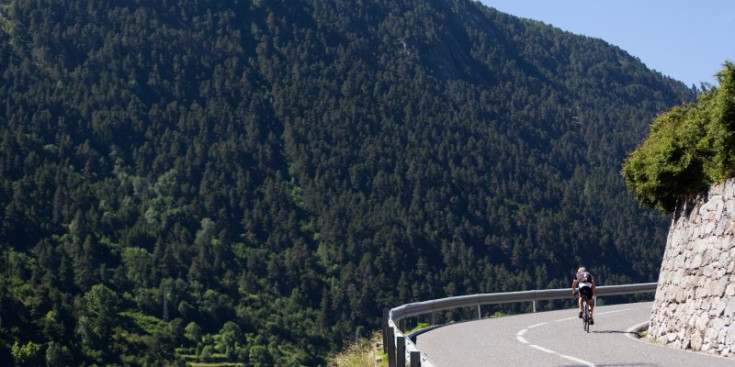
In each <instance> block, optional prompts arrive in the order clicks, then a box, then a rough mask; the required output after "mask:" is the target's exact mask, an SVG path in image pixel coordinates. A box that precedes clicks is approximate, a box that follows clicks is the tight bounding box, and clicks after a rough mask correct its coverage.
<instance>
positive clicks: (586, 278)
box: [572, 266, 595, 325]
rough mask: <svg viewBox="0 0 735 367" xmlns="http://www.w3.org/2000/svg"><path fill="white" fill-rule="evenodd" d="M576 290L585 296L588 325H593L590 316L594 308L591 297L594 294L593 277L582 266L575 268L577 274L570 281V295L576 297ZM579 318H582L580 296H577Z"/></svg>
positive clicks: (593, 322)
mask: <svg viewBox="0 0 735 367" xmlns="http://www.w3.org/2000/svg"><path fill="white" fill-rule="evenodd" d="M577 292H579V293H580V295H581V296H583V297H585V298H587V300H588V301H587V303H589V305H590V325H594V324H595V320H594V319H593V318H592V312H593V311H594V310H595V299H594V298H593V296H594V295H595V278H594V277H593V276H592V274H591V273H590V272H588V271H587V269H586V268H585V267H584V266H582V267H580V268H579V269H577V275H575V276H574V280H573V281H572V296H574V297H576V296H577ZM579 318H580V319H581V318H582V297H579Z"/></svg>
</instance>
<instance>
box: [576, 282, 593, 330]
mask: <svg viewBox="0 0 735 367" xmlns="http://www.w3.org/2000/svg"><path fill="white" fill-rule="evenodd" d="M576 296H577V297H582V328H583V329H584V331H586V332H588V333H589V332H590V305H589V303H588V301H589V300H588V299H587V297H586V296H584V295H582V294H579V292H577V293H576ZM577 297H574V304H577V302H578V301H577Z"/></svg>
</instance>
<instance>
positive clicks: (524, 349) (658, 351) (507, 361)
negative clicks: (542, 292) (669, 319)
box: [417, 302, 735, 367]
mask: <svg viewBox="0 0 735 367" xmlns="http://www.w3.org/2000/svg"><path fill="white" fill-rule="evenodd" d="M651 307H652V303H651V302H645V303H633V304H624V305H614V306H601V307H599V308H598V309H596V310H595V325H592V326H591V327H590V333H589V334H588V333H585V332H584V330H582V321H581V320H580V319H578V318H577V311H576V309H573V310H561V311H550V312H539V313H533V314H525V315H517V316H506V317H498V318H493V319H484V320H477V321H470V322H462V323H457V324H451V325H446V326H442V327H439V328H436V329H433V330H431V331H428V332H426V333H423V334H421V335H419V336H418V337H417V344H418V347H419V348H420V349H421V350H422V351H423V352H424V353H425V354H426V355H427V357H428V358H429V360H430V361H431V362H432V363H433V364H434V365H435V366H437V367H460V366H461V367H471V366H600V367H603V366H605V367H608V366H632V367H653V366H661V367H663V366H666V367H669V366H673V367H677V366H682V367H683V366H686V367H691V366H706V367H719V366H728V367H733V366H735V359H727V358H722V357H715V356H710V355H706V354H703V353H694V352H690V351H682V350H676V349H671V348H667V347H663V346H660V345H655V344H651V343H649V342H647V341H644V340H639V339H637V338H634V337H631V336H632V335H633V334H634V333H633V332H632V331H630V330H631V329H632V328H633V327H635V326H636V325H640V324H642V323H645V322H647V321H648V318H649V316H650V314H651Z"/></svg>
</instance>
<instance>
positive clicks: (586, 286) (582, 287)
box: [579, 283, 592, 299]
mask: <svg viewBox="0 0 735 367" xmlns="http://www.w3.org/2000/svg"><path fill="white" fill-rule="evenodd" d="M579 294H581V295H583V296H584V297H585V298H587V299H591V298H592V285H591V284H590V283H579Z"/></svg>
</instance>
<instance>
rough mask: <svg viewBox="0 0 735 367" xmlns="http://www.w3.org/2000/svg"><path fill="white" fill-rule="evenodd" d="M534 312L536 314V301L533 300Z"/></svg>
mask: <svg viewBox="0 0 735 367" xmlns="http://www.w3.org/2000/svg"><path fill="white" fill-rule="evenodd" d="M533 312H536V300H533Z"/></svg>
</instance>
